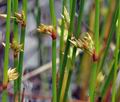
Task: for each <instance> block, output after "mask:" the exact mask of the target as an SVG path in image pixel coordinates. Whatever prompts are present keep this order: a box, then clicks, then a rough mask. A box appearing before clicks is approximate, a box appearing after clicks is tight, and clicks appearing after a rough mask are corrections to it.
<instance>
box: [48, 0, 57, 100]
mask: <svg viewBox="0 0 120 102" xmlns="http://www.w3.org/2000/svg"><path fill="white" fill-rule="evenodd" d="M49 6H50V15H51V21H52V25H53V26H54V27H55V28H56V16H55V7H54V0H49ZM52 102H57V88H56V39H52Z"/></svg>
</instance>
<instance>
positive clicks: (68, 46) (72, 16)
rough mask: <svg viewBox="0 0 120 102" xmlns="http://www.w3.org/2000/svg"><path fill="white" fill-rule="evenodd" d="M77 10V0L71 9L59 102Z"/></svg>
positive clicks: (61, 73)
mask: <svg viewBox="0 0 120 102" xmlns="http://www.w3.org/2000/svg"><path fill="white" fill-rule="evenodd" d="M75 9H76V0H74V1H73V3H72V9H71V15H70V27H69V31H68V37H67V42H66V48H65V53H64V57H63V62H62V68H61V72H60V81H59V88H58V101H59V98H60V93H61V88H62V82H63V78H64V71H65V66H66V63H67V55H68V53H69V48H70V42H69V39H70V38H71V36H72V33H73V28H74V27H73V26H74V16H75Z"/></svg>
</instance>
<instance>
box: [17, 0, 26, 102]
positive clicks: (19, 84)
mask: <svg viewBox="0 0 120 102" xmlns="http://www.w3.org/2000/svg"><path fill="white" fill-rule="evenodd" d="M22 4H23V5H22V10H23V11H24V16H25V18H24V20H25V22H26V20H27V0H23V3H22ZM25 33H26V27H23V26H22V27H21V38H20V44H22V45H23V46H22V49H23V51H22V52H20V55H19V64H18V72H19V77H18V80H17V81H18V92H19V93H21V78H22V68H23V61H24V44H25ZM20 98H21V97H19V100H18V101H19V102H20Z"/></svg>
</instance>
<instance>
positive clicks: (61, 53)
mask: <svg viewBox="0 0 120 102" xmlns="http://www.w3.org/2000/svg"><path fill="white" fill-rule="evenodd" d="M66 1H67V0H63V1H62V3H63V4H62V14H64V7H65V5H66ZM63 51H64V19H62V25H61V35H60V55H59V57H60V65H59V66H60V67H59V68H60V72H61V68H62V61H63Z"/></svg>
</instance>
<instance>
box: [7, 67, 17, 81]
mask: <svg viewBox="0 0 120 102" xmlns="http://www.w3.org/2000/svg"><path fill="white" fill-rule="evenodd" d="M18 76H19V75H18V72H17V70H16V68H13V69H12V68H9V69H8V80H9V81H12V80H16V79H17V78H18Z"/></svg>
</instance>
